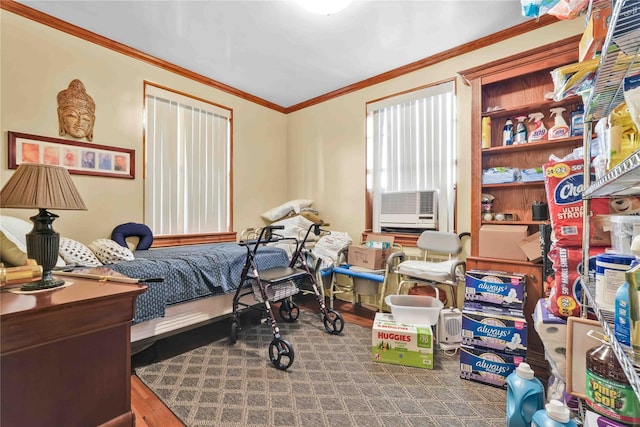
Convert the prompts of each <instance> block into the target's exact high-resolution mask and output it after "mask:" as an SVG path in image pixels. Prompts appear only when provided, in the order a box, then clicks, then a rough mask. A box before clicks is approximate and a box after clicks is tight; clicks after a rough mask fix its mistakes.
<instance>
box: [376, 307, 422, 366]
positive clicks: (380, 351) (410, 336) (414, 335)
mask: <svg viewBox="0 0 640 427" xmlns="http://www.w3.org/2000/svg"><path fill="white" fill-rule="evenodd" d="M371 360H373V361H374V362H380V363H391V364H393V365H405V366H413V367H416V368H425V369H433V333H432V331H431V327H430V326H415V325H406V324H403V323H399V322H396V321H395V320H394V319H393V315H391V314H389V313H376V317H375V319H374V321H373V328H372V338H371Z"/></svg>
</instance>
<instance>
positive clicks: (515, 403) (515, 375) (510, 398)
mask: <svg viewBox="0 0 640 427" xmlns="http://www.w3.org/2000/svg"><path fill="white" fill-rule="evenodd" d="M542 408H544V386H543V385H542V383H541V382H540V380H539V379H537V378H536V377H535V376H534V372H533V370H532V369H531V366H529V364H528V363H526V362H521V363H520V365H518V367H517V368H516V369H515V371H514V372H512V373H511V374H509V376H508V377H507V427H528V426H530V425H531V419H532V417H533V414H535V413H536V411H538V410H540V409H542Z"/></svg>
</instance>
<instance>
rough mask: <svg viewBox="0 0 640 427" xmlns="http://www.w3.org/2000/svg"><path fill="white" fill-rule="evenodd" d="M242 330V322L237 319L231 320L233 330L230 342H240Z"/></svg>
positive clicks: (230, 333)
mask: <svg viewBox="0 0 640 427" xmlns="http://www.w3.org/2000/svg"><path fill="white" fill-rule="evenodd" d="M239 330H240V322H239V321H238V319H236V318H235V317H234V318H233V319H231V330H230V331H229V342H231V344H235V343H236V341H238V331H239Z"/></svg>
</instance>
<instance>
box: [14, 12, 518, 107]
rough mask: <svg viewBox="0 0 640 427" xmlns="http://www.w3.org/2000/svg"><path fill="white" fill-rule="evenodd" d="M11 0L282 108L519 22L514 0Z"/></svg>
mask: <svg viewBox="0 0 640 427" xmlns="http://www.w3.org/2000/svg"><path fill="white" fill-rule="evenodd" d="M20 3H22V4H25V5H27V6H29V7H31V8H34V9H37V10H39V11H42V12H44V13H46V14H49V15H52V16H54V17H56V18H59V19H62V20H64V21H66V22H69V23H71V24H74V25H76V26H79V27H82V28H84V29H87V30H89V31H92V32H94V33H96V34H99V35H101V36H104V37H107V38H109V39H111V40H114V41H117V42H120V43H123V44H125V45H127V46H130V47H133V48H135V49H137V50H139V51H142V52H144V53H146V54H149V55H152V56H154V57H157V58H160V59H162V60H164V61H168V62H170V63H172V64H175V65H178V66H181V67H183V68H186V69H189V70H191V71H193V72H196V73H198V74H201V75H203V76H205V77H208V78H211V79H213V80H216V81H218V82H220V83H224V84H226V85H229V86H231V87H234V88H236V89H239V90H241V91H243V92H246V93H249V94H251V95H253V96H257V97H259V98H262V99H264V100H267V101H269V102H272V103H275V104H277V105H279V106H281V107H285V108H286V107H290V106H292V105H295V104H298V103H300V102H303V101H306V100H309V99H312V98H315V97H317V96H321V95H324V94H326V93H329V92H332V91H334V90H337V89H340V88H343V87H346V86H349V85H352V84H355V83H358V82H360V81H363V80H366V79H368V78H370V77H374V76H376V75H378V74H381V73H384V72H387V71H390V70H393V69H396V68H398V67H402V66H404V65H407V64H410V63H412V62H415V61H418V60H421V59H423V58H427V57H429V56H432V55H434V54H436V53H439V52H443V51H446V50H448V49H451V48H454V47H457V46H460V45H462V44H464V43H467V42H470V41H473V40H476V39H479V38H481V37H484V36H487V35H490V34H493V33H495V32H498V31H500V30H504V29H506V28H509V27H512V26H514V25H517V24H520V23H523V22H525V21H526V20H527V18H525V17H523V16H522V13H521V6H520V1H519V0H490V1H485V0H470V1H462V0H448V1H426V0H422V1H405V0H395V1H371V0H370V1H354V2H352V3H351V5H350V6H349V7H348V8H347V9H345V10H343V11H342V12H339V13H336V14H334V15H330V16H324V15H314V14H311V13H309V12H307V11H305V10H304V9H302V8H301V7H300V6H299V5H298V4H297V2H295V1H243V0H236V1H195V0H190V1H186V0H182V1H175V0H133V1H132V0H118V1H113V0H111V1H80V0H56V1H51V0H49V1H43V0H39V1H30V0H21V1H20Z"/></svg>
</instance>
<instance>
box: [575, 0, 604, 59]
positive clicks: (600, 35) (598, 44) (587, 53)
mask: <svg viewBox="0 0 640 427" xmlns="http://www.w3.org/2000/svg"><path fill="white" fill-rule="evenodd" d="M610 19H611V5H610V4H605V5H604V6H603V7H602V8H601V9H594V10H593V11H592V12H591V16H590V17H589V21H588V22H587V26H586V27H585V29H584V33H583V34H582V38H581V39H580V44H579V45H578V50H579V57H578V58H579V60H580V61H586V60H589V59H593V58H595V57H596V56H597V55H599V54H600V51H601V50H602V46H603V45H604V39H605V38H606V37H607V31H608V29H609V21H610Z"/></svg>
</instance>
